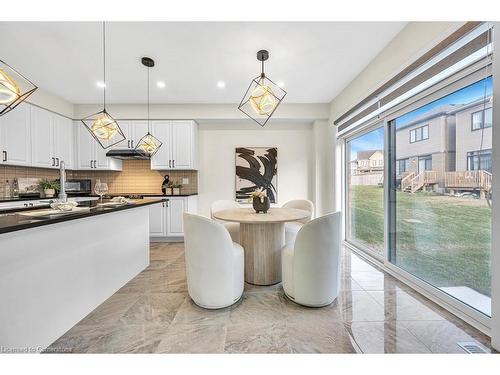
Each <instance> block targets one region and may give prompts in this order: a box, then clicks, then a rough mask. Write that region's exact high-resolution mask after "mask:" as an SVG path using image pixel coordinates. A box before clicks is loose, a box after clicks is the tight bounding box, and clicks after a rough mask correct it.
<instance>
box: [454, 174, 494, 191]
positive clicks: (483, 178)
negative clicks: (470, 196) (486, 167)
mask: <svg viewBox="0 0 500 375" xmlns="http://www.w3.org/2000/svg"><path fill="white" fill-rule="evenodd" d="M491 180H492V176H491V173H490V172H487V171H483V170H479V171H463V172H445V174H444V185H445V186H446V187H447V188H449V189H460V188H462V189H480V190H485V191H488V190H490V189H491Z"/></svg>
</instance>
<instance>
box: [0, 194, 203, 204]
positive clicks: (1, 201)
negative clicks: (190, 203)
mask: <svg viewBox="0 0 500 375" xmlns="http://www.w3.org/2000/svg"><path fill="white" fill-rule="evenodd" d="M129 195H142V196H143V197H166V198H168V197H190V196H192V195H198V193H189V194H179V195H162V194H161V193H158V194H151V193H147V194H142V193H112V194H106V195H105V197H119V196H122V197H126V196H129ZM84 197H99V196H98V195H96V194H87V195H85V194H74V195H73V194H68V198H84ZM50 199H57V197H52V198H47V197H40V196H38V195H37V196H28V197H16V198H0V203H8V202H21V201H31V200H50Z"/></svg>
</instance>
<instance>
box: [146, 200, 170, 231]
mask: <svg viewBox="0 0 500 375" xmlns="http://www.w3.org/2000/svg"><path fill="white" fill-rule="evenodd" d="M166 206H167V205H166V202H164V203H162V204H153V205H151V206H149V236H150V237H151V238H162V237H166V236H167V210H166Z"/></svg>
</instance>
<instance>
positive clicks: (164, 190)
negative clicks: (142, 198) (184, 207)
mask: <svg viewBox="0 0 500 375" xmlns="http://www.w3.org/2000/svg"><path fill="white" fill-rule="evenodd" d="M169 184H170V176H169V175H168V174H166V175H165V178H164V179H163V183H162V184H161V192H162V193H163V195H166V194H167V189H170V186H168V185H169Z"/></svg>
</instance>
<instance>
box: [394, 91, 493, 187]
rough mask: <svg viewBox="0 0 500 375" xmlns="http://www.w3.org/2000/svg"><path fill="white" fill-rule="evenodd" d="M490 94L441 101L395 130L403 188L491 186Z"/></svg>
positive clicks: (399, 172) (397, 160)
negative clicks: (467, 101) (450, 102)
mask: <svg viewBox="0 0 500 375" xmlns="http://www.w3.org/2000/svg"><path fill="white" fill-rule="evenodd" d="M492 122H493V117H492V108H491V102H490V98H487V99H486V100H483V99H481V100H478V101H475V102H473V103H470V104H467V105H443V106H440V107H437V108H434V109H433V110H432V111H430V112H427V113H425V115H422V116H421V117H417V118H416V119H414V120H413V121H412V122H410V123H408V124H405V125H403V126H400V127H398V128H397V129H396V179H397V180H398V181H401V190H403V191H411V192H414V191H417V190H420V189H422V188H423V189H425V188H432V189H434V190H436V191H440V192H444V191H449V192H451V193H454V192H456V191H466V190H479V191H480V192H481V194H483V193H484V192H485V191H488V190H489V189H490V188H491V164H492V163H491V147H492V146H491V144H492V143H491V139H492V138H491V137H492V125H493V124H492Z"/></svg>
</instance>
